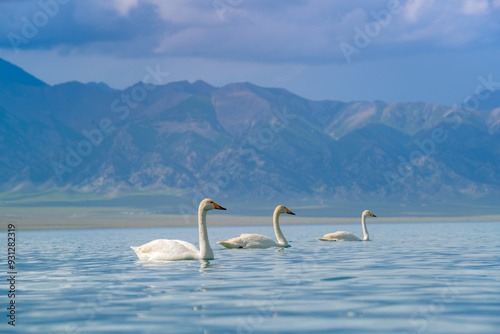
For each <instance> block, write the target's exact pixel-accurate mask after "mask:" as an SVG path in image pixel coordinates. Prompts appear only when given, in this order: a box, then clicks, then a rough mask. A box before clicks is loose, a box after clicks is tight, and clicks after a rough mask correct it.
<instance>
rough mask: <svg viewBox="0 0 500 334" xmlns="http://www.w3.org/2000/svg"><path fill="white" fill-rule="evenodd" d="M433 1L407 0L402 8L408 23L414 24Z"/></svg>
mask: <svg viewBox="0 0 500 334" xmlns="http://www.w3.org/2000/svg"><path fill="white" fill-rule="evenodd" d="M433 2H434V0H409V1H408V2H407V3H406V6H405V8H404V15H405V17H406V19H407V20H408V21H409V22H412V23H415V22H417V21H418V20H419V18H420V17H421V16H422V15H423V12H424V10H425V9H427V8H429V7H430V6H431V5H432V3H433Z"/></svg>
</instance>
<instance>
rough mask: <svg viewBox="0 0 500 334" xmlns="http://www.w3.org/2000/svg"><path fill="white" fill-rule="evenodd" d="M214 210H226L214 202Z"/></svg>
mask: <svg viewBox="0 0 500 334" xmlns="http://www.w3.org/2000/svg"><path fill="white" fill-rule="evenodd" d="M214 208H215V209H217V210H227V209H226V208H223V207H222V206H220V205H219V204H217V203H215V202H214Z"/></svg>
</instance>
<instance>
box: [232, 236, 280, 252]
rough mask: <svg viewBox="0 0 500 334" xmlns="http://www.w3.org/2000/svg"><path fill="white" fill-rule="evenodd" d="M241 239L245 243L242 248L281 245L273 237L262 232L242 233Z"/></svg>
mask: <svg viewBox="0 0 500 334" xmlns="http://www.w3.org/2000/svg"><path fill="white" fill-rule="evenodd" d="M240 238H241V240H242V241H243V243H244V244H245V246H244V247H243V248H269V247H279V246H281V245H280V244H278V243H277V242H276V241H274V240H273V239H271V238H269V237H266V236H265V235H262V234H247V233H245V234H242V235H240Z"/></svg>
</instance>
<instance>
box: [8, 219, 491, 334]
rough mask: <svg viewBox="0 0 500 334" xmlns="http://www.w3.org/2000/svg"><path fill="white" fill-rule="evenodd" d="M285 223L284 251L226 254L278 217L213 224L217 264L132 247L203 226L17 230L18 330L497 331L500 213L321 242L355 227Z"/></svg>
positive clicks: (190, 235)
mask: <svg viewBox="0 0 500 334" xmlns="http://www.w3.org/2000/svg"><path fill="white" fill-rule="evenodd" d="M212 218H213V217H212ZM208 223H209V224H210V220H209V221H208ZM282 229H283V233H284V234H285V236H286V237H287V238H288V240H289V241H290V244H291V247H289V248H285V249H264V250H227V249H224V248H222V247H221V246H219V245H217V244H215V242H216V241H220V240H225V239H227V238H229V237H233V236H236V235H239V234H240V233H242V232H252V233H253V232H255V233H263V234H266V235H269V236H272V235H273V230H272V226H247V227H243V226H241V227H210V226H209V235H210V241H211V244H212V247H213V249H214V253H215V257H216V259H215V260H211V261H179V262H166V263H144V262H140V261H138V260H137V258H136V256H135V254H134V252H133V251H132V250H131V249H130V248H129V246H130V245H135V246H137V245H140V244H143V243H145V242H148V241H151V240H154V239H157V238H171V239H182V240H186V241H189V242H192V243H195V244H197V243H198V237H197V228H195V227H185V228H180V227H179V228H148V229H92V230H90V229H89V230H58V231H17V248H16V250H17V261H18V266H17V270H18V276H17V282H16V284H17V286H16V290H17V294H16V305H17V318H16V324H17V325H16V328H15V332H17V333H499V332H500V238H499V237H500V223H418V224H410V223H405V224H384V223H376V224H375V223H374V224H368V229H369V231H370V236H371V239H372V241H370V242H321V241H317V240H316V239H315V238H316V237H318V236H322V235H323V234H325V233H328V232H334V231H337V230H347V231H352V232H354V233H356V234H358V235H360V234H361V226H359V225H357V224H356V225H312V226H305V225H294V226H290V225H288V226H287V225H286V224H282ZM1 237H2V240H5V239H6V235H5V232H2V236H1ZM2 244H3V245H5V243H3V242H2ZM5 248H6V247H5ZM5 272H6V270H5V271H4V273H5ZM5 295H6V293H3V296H2V299H0V300H2V303H3V304H5V306H6V305H7V302H8V301H7V298H5ZM1 307H2V309H3V310H4V311H3V312H5V307H4V305H2V306H1ZM3 314H4V313H3ZM2 318H3V320H2V323H1V324H0V332H2V333H4V332H9V331H11V330H12V328H10V326H7V324H6V323H7V321H6V320H5V319H6V318H5V316H2Z"/></svg>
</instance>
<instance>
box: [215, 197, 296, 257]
mask: <svg viewBox="0 0 500 334" xmlns="http://www.w3.org/2000/svg"><path fill="white" fill-rule="evenodd" d="M282 213H288V214H289V215H295V213H293V212H292V211H290V210H288V208H287V207H285V206H284V205H278V206H277V207H276V209H274V214H273V226H274V233H275V234H276V239H278V242H276V241H274V240H273V239H271V238H269V237H266V236H265V235H262V234H248V233H243V234H242V235H240V236H239V237H235V238H232V239H229V240H226V241H219V242H217V243H218V244H219V245H222V246H224V247H226V248H269V247H286V246H288V241H287V240H286V238H285V236H284V235H283V233H282V232H281V228H280V224H279V216H280V214H282Z"/></svg>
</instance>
